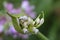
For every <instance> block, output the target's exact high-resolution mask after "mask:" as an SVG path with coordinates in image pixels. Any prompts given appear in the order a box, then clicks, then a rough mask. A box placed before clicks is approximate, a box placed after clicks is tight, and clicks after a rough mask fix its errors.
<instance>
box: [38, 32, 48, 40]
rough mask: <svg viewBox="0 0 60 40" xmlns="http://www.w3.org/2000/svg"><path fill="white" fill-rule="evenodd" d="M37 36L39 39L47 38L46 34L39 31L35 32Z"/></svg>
mask: <svg viewBox="0 0 60 40" xmlns="http://www.w3.org/2000/svg"><path fill="white" fill-rule="evenodd" d="M37 36H38V37H39V38H40V39H41V40H48V38H47V37H46V36H44V35H43V34H42V33H41V32H38V33H37Z"/></svg>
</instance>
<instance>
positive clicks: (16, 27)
mask: <svg viewBox="0 0 60 40" xmlns="http://www.w3.org/2000/svg"><path fill="white" fill-rule="evenodd" d="M7 14H8V15H9V16H10V17H11V18H12V23H13V26H14V28H15V29H16V31H17V32H20V33H22V29H21V27H20V25H19V24H18V22H17V17H14V16H12V15H11V14H9V13H7Z"/></svg>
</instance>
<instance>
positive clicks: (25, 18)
mask: <svg viewBox="0 0 60 40" xmlns="http://www.w3.org/2000/svg"><path fill="white" fill-rule="evenodd" d="M19 19H22V20H28V17H27V16H21V17H20V18H19Z"/></svg>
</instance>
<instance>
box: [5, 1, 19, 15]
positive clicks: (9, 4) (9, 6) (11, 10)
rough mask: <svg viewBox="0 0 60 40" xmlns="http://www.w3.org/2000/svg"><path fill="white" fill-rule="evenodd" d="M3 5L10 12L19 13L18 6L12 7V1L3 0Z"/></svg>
mask: <svg viewBox="0 0 60 40" xmlns="http://www.w3.org/2000/svg"><path fill="white" fill-rule="evenodd" d="M4 7H5V8H6V10H7V11H8V12H9V13H11V14H16V13H17V14H18V13H20V8H17V9H15V8H13V4H12V3H7V2H4Z"/></svg>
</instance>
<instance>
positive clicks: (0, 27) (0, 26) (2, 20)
mask: <svg viewBox="0 0 60 40" xmlns="http://www.w3.org/2000/svg"><path fill="white" fill-rule="evenodd" d="M5 22H6V18H5V16H0V33H2V32H3V30H4V26H3V25H4V24H5Z"/></svg>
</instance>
